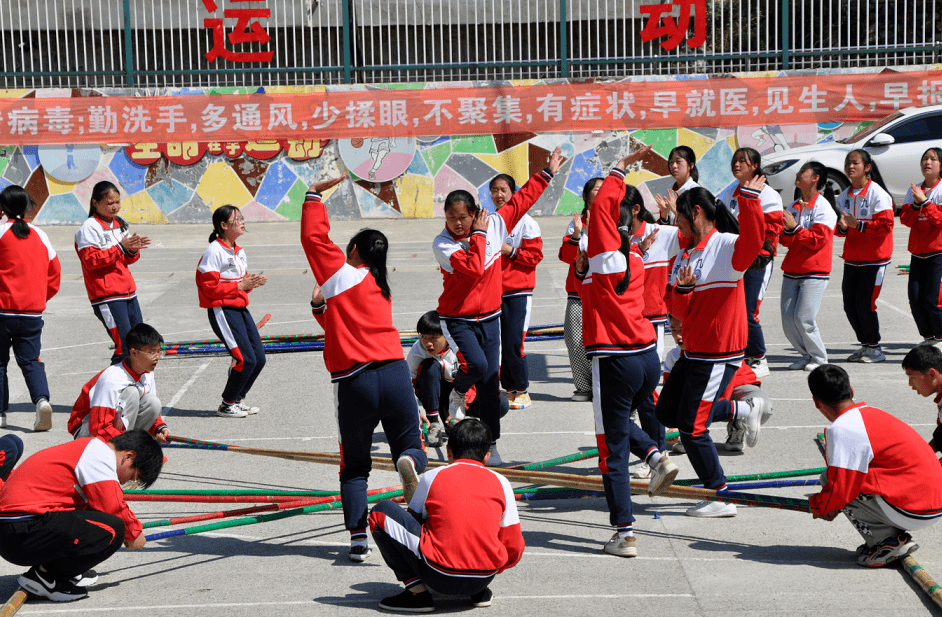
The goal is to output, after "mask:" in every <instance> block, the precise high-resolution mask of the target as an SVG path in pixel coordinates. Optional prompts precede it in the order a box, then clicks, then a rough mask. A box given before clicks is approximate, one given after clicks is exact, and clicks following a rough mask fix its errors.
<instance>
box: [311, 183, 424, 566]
mask: <svg viewBox="0 0 942 617" xmlns="http://www.w3.org/2000/svg"><path fill="white" fill-rule="evenodd" d="M344 178H346V175H343V176H340V177H339V178H330V179H327V180H320V181H318V182H315V183H314V184H313V185H311V188H310V190H309V191H308V193H307V195H305V198H304V206H303V207H302V210H301V246H302V247H303V248H304V254H305V255H306V256H307V260H308V263H309V264H310V265H311V272H312V273H313V274H314V279H315V285H314V292H313V293H312V294H311V308H312V310H313V313H314V318H315V319H317V322H318V323H319V324H320V325H321V327H322V328H323V329H324V364H326V365H327V370H328V371H330V375H331V381H333V382H334V384H335V390H334V392H335V400H336V403H337V414H336V417H337V426H338V429H339V432H340V454H341V460H342V464H341V466H340V497H341V502H342V503H343V518H344V525H345V526H346V528H347V530H348V531H349V532H350V553H349V556H350V560H351V561H355V562H362V561H365V560H366V558H367V557H369V555H370V548H369V544H368V542H367V535H366V525H367V518H366V517H367V501H366V491H367V477H369V475H370V470H371V468H372V459H371V458H370V447H371V445H372V442H373V431H374V430H376V427H377V425H379V424H380V423H382V425H383V431H384V432H385V433H386V440H387V441H388V443H389V449H390V451H391V452H392V457H393V460H395V461H396V468H397V469H398V470H399V475H400V477H401V479H402V486H403V491H404V496H405V500H406V503H408V502H409V501H410V500H411V499H412V493H414V492H415V489H416V487H417V486H418V483H419V480H418V475H417V474H419V473H421V472H422V471H423V470H424V469H425V467H426V465H427V464H428V459H427V457H426V455H425V452H424V451H423V450H422V437H421V432H420V430H419V407H418V404H417V403H416V399H415V393H414V391H413V390H412V379H411V377H410V373H409V365H408V364H406V360H405V356H404V354H403V352H402V344H401V342H400V339H399V331H398V330H397V329H396V328H395V327H394V326H393V320H392V301H391V298H392V294H391V293H390V290H389V280H388V273H387V270H386V256H387V254H388V252H389V242H388V241H387V240H386V236H385V235H383V233H382V232H380V231H377V230H375V229H363V230H361V231H360V232H358V233H357V234H356V235H355V236H353V238H351V239H350V242H348V243H347V250H346V251H343V250H341V249H340V247H338V246H337V245H335V244H334V243H333V242H331V241H330V238H329V237H328V232H329V231H330V220H329V219H328V216H327V207H326V206H325V205H324V202H323V200H322V199H321V194H322V193H323V192H324V191H326V190H327V189H329V188H331V187H333V186H335V185H337V184H339V183H340V182H341V181H342V180H343V179H344Z"/></svg>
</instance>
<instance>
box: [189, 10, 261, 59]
mask: <svg viewBox="0 0 942 617" xmlns="http://www.w3.org/2000/svg"><path fill="white" fill-rule="evenodd" d="M259 1H263V0H259ZM203 6H205V7H206V10H208V11H209V12H210V13H214V12H216V9H217V7H216V3H215V2H214V1H213V0H203ZM223 17H224V18H226V19H236V20H237V21H236V25H235V27H234V28H233V29H232V32H230V33H229V35H228V36H227V35H226V30H225V27H224V26H223V23H222V19H219V18H206V19H204V20H203V27H204V28H209V29H211V30H212V31H213V46H212V48H211V49H210V50H209V51H208V52H206V53H205V54H204V55H205V57H206V59H207V60H209V61H210V62H213V61H215V60H216V58H220V57H221V58H222V59H223V60H229V61H230V62H271V59H272V56H273V55H274V53H275V52H274V51H232V50H231V49H227V48H226V39H227V38H228V39H229V42H230V43H232V44H233V45H241V44H242V43H258V44H260V45H264V44H266V43H268V41H270V40H271V37H270V36H269V35H268V31H267V30H265V27H264V26H263V25H262V24H260V23H259V22H258V20H259V19H268V18H269V17H271V10H270V9H225V10H224V11H223Z"/></svg>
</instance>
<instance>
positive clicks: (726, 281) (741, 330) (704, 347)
mask: <svg viewBox="0 0 942 617" xmlns="http://www.w3.org/2000/svg"><path fill="white" fill-rule="evenodd" d="M764 185H765V179H764V178H763V177H761V176H759V177H756V178H753V179H750V180H748V181H747V182H746V183H744V184H743V186H742V188H741V191H740V196H739V199H738V203H739V208H740V211H739V235H735V234H732V233H720V232H718V231H717V229H716V222H717V219H718V217H723V218H721V221H722V222H724V224H725V223H726V222H727V221H726V220H725V217H728V216H729V212H726V209H725V208H724V207H723V206H722V204H719V205H718V204H717V201H716V199H715V198H714V196H713V195H712V194H711V193H710V192H709V191H707V190H706V189H703V188H695V189H691V190H690V191H687V192H686V193H684V194H683V195H681V196H680V197H679V198H678V200H677V212H678V215H677V224H678V226H679V227H680V232H681V234H683V236H684V238H690V241H689V244H687V246H686V247H684V250H683V253H682V254H681V255H679V256H678V257H677V258H676V259H675V260H674V266H673V270H672V278H673V279H674V280H676V281H677V284H676V285H675V286H674V289H673V292H672V294H671V306H670V313H671V315H674V316H676V317H677V318H678V319H679V320H680V321H681V322H683V341H684V354H683V357H681V359H680V360H678V362H677V364H676V365H675V366H674V370H673V371H671V373H670V376H669V377H668V379H667V383H665V384H664V388H663V389H662V390H661V394H660V397H659V398H658V401H657V408H656V412H657V418H658V420H660V422H661V424H664V425H665V426H676V427H677V428H678V430H679V431H680V440H681V442H682V443H683V445H684V448H685V449H686V452H687V456H688V457H689V459H690V463H691V464H692V465H693V468H694V470H695V471H696V472H697V476H698V477H699V478H700V480H701V481H702V482H703V483H704V486H706V487H707V488H711V489H720V488H723V487H725V486H726V477H725V475H724V474H723V468H722V467H721V466H720V462H719V458H718V457H717V454H716V447H715V446H714V445H713V440H712V439H711V438H710V433H709V429H708V427H709V425H710V423H711V422H713V421H727V420H730V419H737V416H736V415H735V413H736V412H735V410H733V411H732V413H731V411H730V410H729V406H728V405H725V404H723V403H722V401H721V399H722V396H723V392H724V391H725V390H726V386H727V385H728V384H729V382H730V380H731V379H732V377H733V374H734V373H735V372H736V370H737V369H738V367H739V366H740V364H741V363H742V360H743V354H744V351H745V347H746V340H747V336H748V334H747V327H746V319H745V314H744V313H745V310H746V302H745V298H744V292H743V283H742V278H743V273H744V272H745V271H746V270H747V269H748V268H749V266H750V265H751V264H752V263H753V261H754V260H755V258H756V255H757V254H758V253H759V250H760V249H761V247H762V243H763V241H764V240H765V224H764V222H763V214H762V205H761V202H760V201H759V195H760V193H761V191H762V188H763V186H764ZM730 223H731V224H735V223H734V222H730ZM762 407H764V405H755V406H753V407H752V410H751V411H750V412H749V414H748V416H747V418H748V419H749V425H748V426H749V430H747V433H746V443H747V445H749V446H750V447H751V446H753V445H754V444H755V441H756V438H757V436H758V429H759V418H760V417H761V413H762ZM730 416H732V417H730ZM711 503H718V502H704V503H701V504H700V505H698V506H697V507H696V508H693V509H691V510H688V515H690V516H731V515H733V514H735V511H733V512H732V513H726V512H724V511H723V510H722V508H721V506H724V505H725V504H720V506H709V504H711ZM718 508H719V509H718ZM713 510H717V511H715V512H714V511H713Z"/></svg>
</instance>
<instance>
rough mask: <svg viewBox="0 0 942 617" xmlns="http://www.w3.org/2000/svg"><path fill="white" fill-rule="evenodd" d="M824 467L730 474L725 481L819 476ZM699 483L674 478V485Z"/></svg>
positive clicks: (694, 480)
mask: <svg viewBox="0 0 942 617" xmlns="http://www.w3.org/2000/svg"><path fill="white" fill-rule="evenodd" d="M826 469H827V468H826V467H817V468H815V469H796V470H795V471H770V472H768V473H753V474H748V475H744V476H730V477H728V478H726V481H727V482H749V481H753V480H774V479H776V478H800V477H802V476H820V475H821V474H822V473H824V471H825V470H826ZM697 484H701V480H700V479H699V478H692V479H690V480H675V481H674V486H694V485H697Z"/></svg>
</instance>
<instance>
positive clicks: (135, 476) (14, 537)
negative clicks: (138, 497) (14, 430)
mask: <svg viewBox="0 0 942 617" xmlns="http://www.w3.org/2000/svg"><path fill="white" fill-rule="evenodd" d="M161 460H162V454H161V451H160V445H159V444H158V443H157V442H156V441H155V440H154V438H153V437H151V436H150V435H148V434H147V433H146V432H144V431H141V430H133V431H128V432H126V433H122V434H120V435H118V436H117V437H115V438H114V439H112V440H111V441H110V442H108V443H105V442H104V441H102V440H100V439H94V438H90V437H86V438H83V439H77V440H75V441H70V442H68V443H64V444H62V445H59V446H53V447H51V448H46V449H45V450H40V451H39V452H37V453H36V454H34V455H32V456H30V457H29V458H27V459H26V460H25V461H24V462H23V464H22V465H20V466H19V467H17V469H16V470H15V471H14V473H13V474H12V475H10V478H9V480H7V482H6V484H4V485H3V488H2V489H0V557H3V558H4V559H6V560H7V561H9V562H10V563H13V564H16V565H18V566H29V568H30V569H29V571H27V572H26V573H24V574H22V575H20V576H19V578H18V579H17V582H18V583H19V585H20V586H21V587H22V588H23V589H25V590H26V591H28V592H29V593H31V594H33V595H36V596H41V597H43V598H47V599H49V600H52V601H54V602H71V601H73V600H81V599H82V598H86V597H88V592H87V591H86V590H85V587H86V586H87V585H91V584H94V583H95V582H96V581H97V580H98V575H97V574H96V573H95V571H94V570H91V568H94V567H95V566H96V565H98V564H99V563H101V562H103V561H105V560H106V559H108V558H109V557H111V555H113V554H114V553H115V552H116V551H117V550H118V549H119V548H120V547H121V545H122V544H124V546H125V547H127V548H129V549H138V548H143V546H144V544H145V539H144V533H143V531H144V530H143V526H142V525H141V523H140V521H138V520H137V517H135V516H134V513H133V512H131V510H130V508H128V505H127V503H125V501H124V495H123V493H122V492H121V485H122V484H124V483H127V482H132V481H136V482H138V483H139V484H140V485H141V486H143V487H144V488H146V487H148V486H150V485H151V484H153V483H154V481H156V480H157V476H158V475H160V469H161V465H162V462H161Z"/></svg>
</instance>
